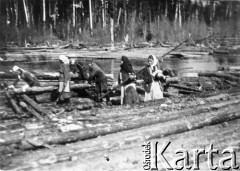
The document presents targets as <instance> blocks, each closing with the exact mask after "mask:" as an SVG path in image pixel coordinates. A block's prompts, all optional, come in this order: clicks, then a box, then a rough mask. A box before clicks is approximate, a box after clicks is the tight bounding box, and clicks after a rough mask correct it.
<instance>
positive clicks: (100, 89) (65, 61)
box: [9, 55, 166, 104]
mask: <svg viewBox="0 0 240 171" xmlns="http://www.w3.org/2000/svg"><path fill="white" fill-rule="evenodd" d="M59 66H60V67H59V88H58V93H59V94H58V99H57V102H59V103H71V102H70V98H71V93H70V92H71V90H70V81H71V75H70V73H71V71H72V72H73V73H76V72H77V73H78V79H79V80H81V81H88V83H89V84H91V83H92V82H94V83H95V89H96V93H97V100H98V102H99V101H101V99H102V97H103V96H104V97H105V98H106V103H107V104H110V98H109V95H108V94H109V93H107V92H108V85H107V77H106V75H105V73H104V71H103V70H102V69H101V68H100V67H99V66H98V65H97V64H96V63H94V62H91V63H90V64H89V74H88V73H87V70H86V68H85V67H84V66H83V64H82V63H81V62H77V61H75V60H73V59H72V60H69V58H68V57H67V56H65V55H60V56H59ZM11 71H12V72H14V73H16V74H17V75H18V79H17V80H16V81H15V82H14V84H13V85H11V86H9V88H13V89H15V86H16V84H17V82H18V81H19V80H23V81H25V82H26V83H27V84H26V85H24V86H22V89H23V91H26V89H27V88H28V87H33V86H40V83H39V81H38V79H37V78H36V76H35V75H33V74H32V73H30V72H28V71H26V70H24V69H22V68H19V67H18V66H14V67H13V68H12V70H11ZM136 75H137V74H136V73H135V72H134V70H133V67H132V64H131V63H130V61H129V59H128V58H127V57H126V56H122V57H121V65H120V72H119V76H118V86H120V87H121V88H120V89H121V104H134V103H137V102H139V96H138V93H137V89H136ZM141 79H143V81H144V90H145V97H144V101H149V100H156V99H161V98H163V84H162V83H163V82H164V80H165V79H166V75H164V73H163V70H162V68H161V66H160V63H159V60H158V59H157V58H156V56H155V55H150V56H149V57H148V65H147V66H145V67H144V68H143V69H142V70H141Z"/></svg>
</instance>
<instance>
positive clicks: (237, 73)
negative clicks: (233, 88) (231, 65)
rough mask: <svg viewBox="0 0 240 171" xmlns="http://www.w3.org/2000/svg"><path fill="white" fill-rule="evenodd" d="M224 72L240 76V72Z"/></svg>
mask: <svg viewBox="0 0 240 171" xmlns="http://www.w3.org/2000/svg"><path fill="white" fill-rule="evenodd" d="M224 74H229V75H233V76H235V77H240V72H224Z"/></svg>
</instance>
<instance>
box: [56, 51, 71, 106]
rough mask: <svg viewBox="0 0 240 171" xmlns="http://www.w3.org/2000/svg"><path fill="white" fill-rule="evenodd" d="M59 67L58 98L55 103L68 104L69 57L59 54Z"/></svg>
mask: <svg viewBox="0 0 240 171" xmlns="http://www.w3.org/2000/svg"><path fill="white" fill-rule="evenodd" d="M59 62H60V69H59V88H58V93H59V96H58V99H57V103H67V104H70V103H71V101H70V98H71V93H70V68H69V59H68V57H67V56H65V55H60V56H59Z"/></svg>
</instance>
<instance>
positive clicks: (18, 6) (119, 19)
mask: <svg viewBox="0 0 240 171" xmlns="http://www.w3.org/2000/svg"><path fill="white" fill-rule="evenodd" d="M239 9H240V2H238V1H214V0H195V1H194V0H0V42H1V45H3V44H5V43H7V42H14V43H16V44H18V45H24V43H30V44H39V43H44V42H45V41H46V40H48V41H51V42H53V41H54V40H58V39H60V40H62V41H74V42H76V41H78V42H88V43H90V42H91V43H97V44H102V45H103V44H108V43H111V42H122V41H125V40H126V39H127V37H128V40H129V42H130V43H136V42H138V41H145V40H146V37H147V38H148V40H151V39H152V40H156V41H160V42H165V41H181V40H183V39H185V38H186V37H187V36H188V35H189V33H191V35H192V37H193V38H195V39H200V38H203V37H206V36H208V35H209V34H213V35H214V36H216V37H228V38H236V37H239V36H240V29H239V28H240V20H239V19H240V17H239V16H240V10H239Z"/></svg>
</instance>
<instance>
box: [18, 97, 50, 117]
mask: <svg viewBox="0 0 240 171" xmlns="http://www.w3.org/2000/svg"><path fill="white" fill-rule="evenodd" d="M20 97H21V99H22V100H23V101H24V102H26V103H27V104H29V105H30V106H31V107H32V108H33V109H34V110H36V111H37V112H39V113H41V114H43V115H48V114H49V112H47V111H45V110H43V109H42V107H41V106H40V105H39V104H37V103H36V102H35V101H34V100H32V99H31V98H29V97H28V96H27V95H25V94H23V95H20Z"/></svg>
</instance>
